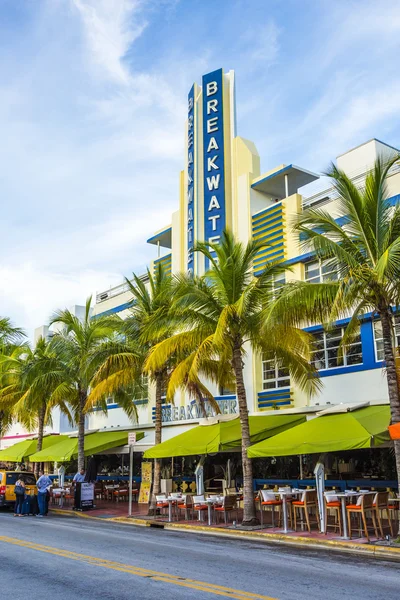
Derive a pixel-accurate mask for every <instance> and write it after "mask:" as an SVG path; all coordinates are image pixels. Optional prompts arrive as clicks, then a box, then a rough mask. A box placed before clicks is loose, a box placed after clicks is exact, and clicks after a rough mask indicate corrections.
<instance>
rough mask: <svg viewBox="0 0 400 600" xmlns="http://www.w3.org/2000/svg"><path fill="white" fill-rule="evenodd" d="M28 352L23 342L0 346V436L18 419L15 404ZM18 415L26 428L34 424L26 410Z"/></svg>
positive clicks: (19, 394)
mask: <svg viewBox="0 0 400 600" xmlns="http://www.w3.org/2000/svg"><path fill="white" fill-rule="evenodd" d="M30 352H31V349H30V347H29V346H28V345H27V344H23V343H21V344H11V343H4V344H3V345H2V347H1V348H0V438H1V437H2V436H3V435H4V434H5V433H6V432H7V430H8V429H9V428H10V427H11V425H12V423H13V422H14V421H16V420H18V416H17V414H16V410H15V406H16V404H17V402H18V401H19V399H20V397H21V387H20V380H21V370H22V365H23V363H24V362H25V359H26V356H28V355H29V353H30ZM19 417H20V419H19V420H20V421H21V424H22V425H23V426H24V427H25V428H27V429H30V428H31V426H32V425H33V424H34V423H33V421H32V419H31V415H30V413H28V412H26V413H24V414H22V415H19Z"/></svg>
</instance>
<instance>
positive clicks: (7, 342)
mask: <svg viewBox="0 0 400 600" xmlns="http://www.w3.org/2000/svg"><path fill="white" fill-rule="evenodd" d="M24 338H25V333H24V331H23V330H22V329H20V328H19V327H16V326H15V325H14V324H13V323H12V322H11V320H10V319H9V318H8V317H0V404H1V406H0V438H1V437H2V436H3V435H4V434H5V433H6V431H7V430H8V429H9V427H10V426H11V425H12V423H13V421H14V420H15V414H14V402H15V398H12V399H11V398H10V397H7V398H6V396H7V390H8V389H9V386H10V385H12V384H13V383H14V380H15V377H14V375H13V374H12V373H10V372H9V367H10V360H11V361H12V360H13V359H15V358H17V357H19V356H20V355H21V354H22V353H23V350H21V348H22V347H23V348H24V349H28V346H27V345H25V344H24Z"/></svg>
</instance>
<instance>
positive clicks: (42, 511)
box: [36, 471, 52, 517]
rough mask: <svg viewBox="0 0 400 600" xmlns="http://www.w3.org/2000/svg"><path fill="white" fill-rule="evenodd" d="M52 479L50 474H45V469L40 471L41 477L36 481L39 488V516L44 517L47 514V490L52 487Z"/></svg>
mask: <svg viewBox="0 0 400 600" xmlns="http://www.w3.org/2000/svg"><path fill="white" fill-rule="evenodd" d="M51 485H52V483H51V479H50V477H49V476H48V475H45V474H44V473H43V471H39V479H38V480H37V482H36V487H37V489H38V504H39V514H38V515H36V516H37V517H44V516H45V515H46V496H47V492H48V491H49V489H50V488H51Z"/></svg>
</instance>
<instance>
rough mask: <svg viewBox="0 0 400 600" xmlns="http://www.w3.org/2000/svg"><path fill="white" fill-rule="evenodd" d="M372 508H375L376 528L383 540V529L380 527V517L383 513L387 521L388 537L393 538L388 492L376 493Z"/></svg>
mask: <svg viewBox="0 0 400 600" xmlns="http://www.w3.org/2000/svg"><path fill="white" fill-rule="evenodd" d="M372 506H373V507H374V508H375V512H376V518H377V521H378V527H379V531H380V534H381V537H382V538H383V537H384V535H383V527H382V516H383V513H384V512H386V516H387V520H388V523H389V530H390V535H391V536H392V537H393V525H392V520H391V518H390V510H389V492H377V493H376V494H375V497H374V501H373V504H372Z"/></svg>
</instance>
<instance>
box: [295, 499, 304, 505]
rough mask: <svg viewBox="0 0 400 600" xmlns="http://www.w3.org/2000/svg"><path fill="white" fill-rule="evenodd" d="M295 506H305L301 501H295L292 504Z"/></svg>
mask: <svg viewBox="0 0 400 600" xmlns="http://www.w3.org/2000/svg"><path fill="white" fill-rule="evenodd" d="M292 504H293V506H304V502H302V501H301V500H295V501H294V502H292Z"/></svg>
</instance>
